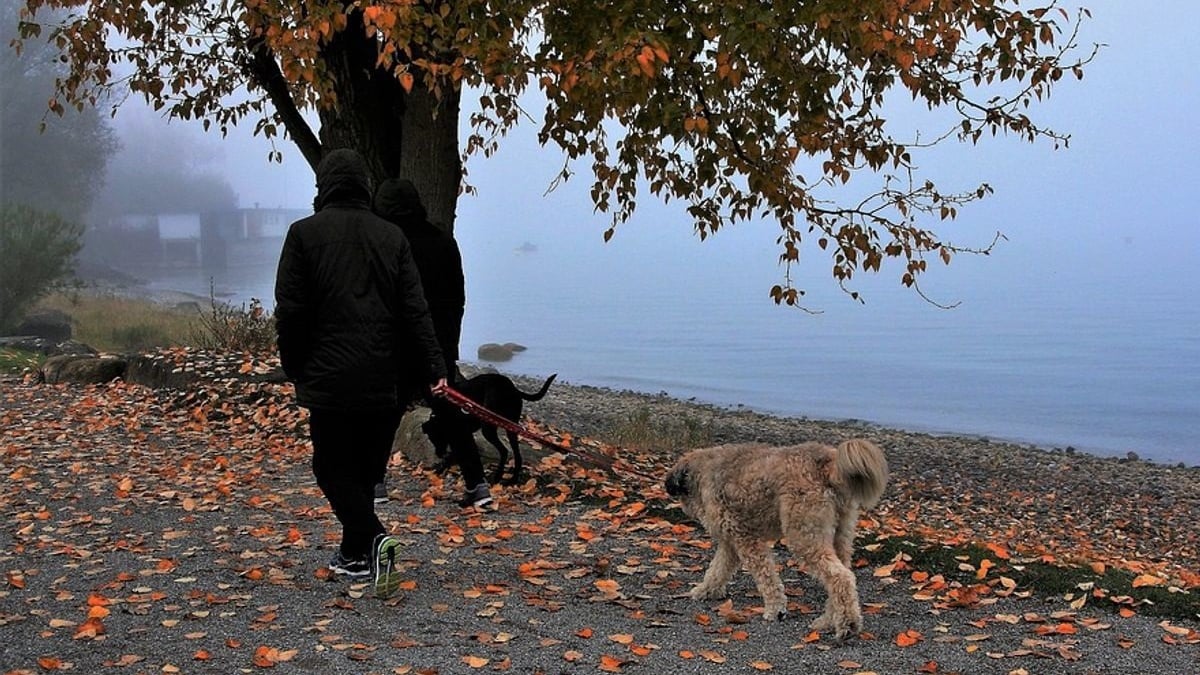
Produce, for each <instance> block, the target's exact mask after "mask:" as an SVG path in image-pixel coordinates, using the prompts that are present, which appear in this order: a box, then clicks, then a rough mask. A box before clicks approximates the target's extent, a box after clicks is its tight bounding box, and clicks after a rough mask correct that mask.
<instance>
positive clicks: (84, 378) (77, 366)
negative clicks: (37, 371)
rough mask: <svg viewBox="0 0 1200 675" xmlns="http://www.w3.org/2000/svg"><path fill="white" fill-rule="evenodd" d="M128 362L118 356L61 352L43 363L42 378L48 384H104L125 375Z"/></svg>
mask: <svg viewBox="0 0 1200 675" xmlns="http://www.w3.org/2000/svg"><path fill="white" fill-rule="evenodd" d="M128 366H129V364H128V362H127V361H126V360H125V359H123V358H120V357H116V356H94V355H91V354H59V355H58V356H51V357H50V358H48V359H46V361H45V362H44V363H42V370H41V380H42V381H43V382H45V383H46V384H62V383H66V382H73V383H77V384H102V383H104V382H111V381H112V380H115V379H117V378H119V377H124V376H125V370H126V368H128Z"/></svg>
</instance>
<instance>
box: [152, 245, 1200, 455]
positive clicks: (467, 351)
mask: <svg viewBox="0 0 1200 675" xmlns="http://www.w3.org/2000/svg"><path fill="white" fill-rule="evenodd" d="M459 239H460V243H461V247H462V250H463V256H464V259H465V261H466V266H467V270H466V271H467V278H468V305H467V313H466V319H465V322H464V329H463V340H462V354H463V356H464V358H465V359H468V360H470V359H472V358H473V357H474V355H475V351H476V349H477V348H478V346H479V345H480V344H483V343H486V342H501V343H503V342H516V343H520V344H522V345H525V346H526V347H528V351H526V352H523V353H520V354H518V355H517V356H516V357H515V358H514V359H513V360H512V361H510V362H508V363H504V364H498V366H499V369H500V370H502V371H505V372H510V373H519V374H529V375H538V376H544V375H548V374H550V373H558V374H559V377H560V378H561V379H562V380H564V381H567V382H571V383H575V384H591V385H598V386H605V387H612V388H617V389H630V390H636V391H642V392H650V393H658V392H666V393H667V394H670V395H672V396H675V397H678V398H685V399H686V398H693V397H694V398H696V399H698V400H700V401H704V402H709V403H714V404H718V405H726V406H735V405H744V406H747V407H749V408H752V409H755V410H759V411H762V412H766V413H772V414H780V415H795V416H805V417H812V418H822V419H858V420H865V421H869V422H873V423H878V424H882V425H886V426H893V427H899V428H905V429H912V430H918V431H929V432H935V433H955V434H966V435H980V436H988V437H993V438H1000V439H1005V440H1012V441H1018V442H1024V443H1030V444H1035V445H1039V446H1046V447H1067V446H1071V447H1074V448H1076V449H1078V450H1081V451H1086V452H1091V453H1094V454H1100V455H1111V456H1124V455H1125V454H1126V453H1129V452H1136V453H1138V455H1140V456H1141V457H1142V458H1144V459H1154V460H1157V461H1163V462H1171V463H1174V462H1184V463H1187V464H1189V465H1197V464H1200V443H1197V442H1196V435H1197V431H1200V424H1198V423H1197V422H1198V420H1200V303H1197V301H1196V298H1197V297H1200V283H1198V282H1197V280H1196V277H1195V276H1194V274H1193V269H1195V264H1196V262H1197V261H1198V260H1200V255H1197V249H1196V247H1195V244H1194V242H1193V243H1191V244H1188V243H1187V242H1184V244H1183V245H1179V243H1178V242H1176V243H1175V244H1174V245H1171V244H1167V243H1165V242H1163V241H1159V240H1157V239H1156V238H1155V237H1153V236H1149V235H1147V236H1136V237H1135V236H1121V235H1111V236H1109V237H1108V238H1107V239H1104V240H1103V241H1101V242H1100V244H1099V245H1093V246H1092V247H1091V248H1090V249H1089V251H1088V253H1087V255H1086V256H1076V255H1073V253H1072V251H1073V250H1074V249H1073V248H1072V246H1073V243H1072V242H1070V241H1065V240H1064V241H1059V242H1055V241H1053V240H1052V239H1051V240H1045V239H1042V240H1039V241H1037V243H1036V246H1035V245H1034V243H1032V242H1029V241H1026V242H1022V241H1020V240H1018V241H1010V242H1004V243H1003V244H1002V245H1001V246H1000V247H999V248H998V249H997V251H996V252H995V253H994V254H993V255H992V256H990V257H986V258H985V257H974V256H970V257H966V256H964V257H960V258H958V259H956V260H955V262H954V263H953V264H952V265H951V266H950V267H949V268H945V269H941V265H940V264H937V265H936V267H938V268H939V269H931V272H930V274H929V277H928V279H927V281H926V282H925V283H924V290H925V291H926V292H927V293H928V294H929V295H930V296H931V297H932V298H933V299H935V300H937V301H938V302H942V303H946V304H948V303H953V302H960V303H961V304H959V305H958V306H957V307H956V308H955V309H949V310H946V309H939V308H937V307H935V306H934V305H932V304H930V303H929V302H926V301H924V300H922V299H921V298H920V297H919V296H917V295H916V294H914V293H913V292H912V291H910V290H907V289H904V288H903V287H901V286H900V285H899V284H898V283H897V282H896V281H895V280H894V279H893V278H891V277H890V276H889V277H886V278H885V277H869V278H866V279H863V280H862V281H861V283H859V284H858V285H856V286H855V288H856V289H857V290H860V291H862V292H863V293H864V294H865V295H866V298H867V303H866V304H865V305H863V304H859V303H856V302H854V301H852V300H851V299H850V298H849V297H847V296H846V295H845V294H843V293H841V291H840V290H839V289H838V288H837V286H836V284H835V283H834V282H833V281H832V280H831V278H830V277H829V276H828V271H827V263H826V262H825V261H824V259H819V258H815V257H814V260H816V261H817V262H816V263H813V265H812V267H816V266H817V265H820V269H805V270H803V271H802V272H801V273H800V274H799V275H798V278H797V282H798V283H799V284H800V285H801V286H803V287H805V288H807V289H808V290H809V295H808V296H806V298H807V299H808V305H807V306H808V307H809V308H810V309H812V310H814V311H820V313H814V314H810V313H805V312H801V311H797V310H795V309H790V308H783V307H777V306H775V305H774V304H773V303H772V302H771V300H770V299H769V298H768V295H767V293H768V290H769V288H770V287H771V285H772V284H774V283H777V282H778V281H779V279H780V278H781V274H782V272H781V270H780V269H779V268H777V267H776V266H775V262H774V261H775V256H776V253H775V251H774V248H773V237H772V236H770V233H769V231H764V230H762V229H756V228H755V227H754V226H749V225H748V226H745V227H742V228H741V229H740V230H737V231H729V232H723V233H719V234H718V235H717V237H716V238H715V240H713V241H709V242H704V243H701V242H698V241H696V240H695V239H694V238H693V237H691V236H690V235H689V234H688V233H686V232H684V233H683V235H682V236H680V235H679V234H678V233H675V234H664V233H663V231H662V230H654V229H652V228H644V229H641V230H638V229H636V228H635V229H633V230H632V231H629V232H624V231H623V232H619V233H618V235H617V237H616V238H615V239H614V240H613V241H612V242H610V243H609V244H607V245H605V244H601V243H600V241H599V239H600V238H599V233H598V232H597V231H596V230H595V229H590V228H589V229H582V228H563V227H550V226H541V227H526V228H523V229H513V228H500V227H495V228H484V227H477V228H474V229H472V228H470V227H465V226H460V228H459ZM932 267H934V265H933V263H932V261H931V268H932ZM274 271H275V269H274V261H273V260H272V261H264V262H263V264H262V265H261V266H256V267H252V268H242V269H239V270H230V271H225V272H219V273H216V272H211V271H207V272H206V271H200V270H175V271H172V272H170V273H158V274H156V275H155V276H154V278H153V281H152V285H153V286H154V287H156V288H159V289H164V290H180V291H188V292H193V293H197V294H200V295H203V296H205V297H207V295H208V292H209V284H210V281H211V283H212V284H213V287H214V290H215V291H216V293H217V294H218V297H220V298H223V299H226V300H228V301H231V302H233V303H234V304H238V303H241V302H246V301H248V299H249V298H250V297H258V298H261V299H263V300H264V302H265V304H267V306H271V305H272V304H273V301H272V288H273V283H274ZM140 274H142V275H146V274H147V272H146V271H141V272H140Z"/></svg>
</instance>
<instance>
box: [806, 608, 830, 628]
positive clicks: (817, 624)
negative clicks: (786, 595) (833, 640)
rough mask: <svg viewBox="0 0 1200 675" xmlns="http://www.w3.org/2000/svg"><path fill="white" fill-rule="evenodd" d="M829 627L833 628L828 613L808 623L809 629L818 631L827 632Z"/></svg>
mask: <svg viewBox="0 0 1200 675" xmlns="http://www.w3.org/2000/svg"><path fill="white" fill-rule="evenodd" d="M831 628H833V617H831V616H829V614H828V613H826V614H822V615H821V616H818V617H817V618H816V619H814V620H813V622H812V623H810V624H808V629H809V630H814V631H816V632H818V633H825V632H828V631H829V630H830V629H831Z"/></svg>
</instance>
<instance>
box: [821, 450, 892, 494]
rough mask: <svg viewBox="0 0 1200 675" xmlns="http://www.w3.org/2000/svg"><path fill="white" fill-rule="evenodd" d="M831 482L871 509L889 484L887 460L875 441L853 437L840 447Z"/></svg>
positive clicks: (834, 462)
mask: <svg viewBox="0 0 1200 675" xmlns="http://www.w3.org/2000/svg"><path fill="white" fill-rule="evenodd" d="M831 479H832V481H833V484H834V485H835V486H836V487H837V489H838V491H840V492H841V493H842V494H844V495H846V496H848V497H850V498H851V499H856V500H858V502H859V503H860V504H861V505H862V507H863V508H870V507H872V506H874V505H875V504H876V503H877V502H878V501H879V496H880V495H882V494H883V488H884V487H885V486H886V485H887V479H888V465H887V459H885V458H884V456H883V451H882V450H880V449H879V446H877V445H875V444H874V443H872V442H871V441H868V440H866V439H862V438H852V439H850V440H848V441H846V442H844V443H842V444H841V445H839V446H838V448H837V455H836V456H835V457H834V460H833V475H832V476H831Z"/></svg>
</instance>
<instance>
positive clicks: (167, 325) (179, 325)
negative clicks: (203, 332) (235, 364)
mask: <svg viewBox="0 0 1200 675" xmlns="http://www.w3.org/2000/svg"><path fill="white" fill-rule="evenodd" d="M38 306H39V307H42V308H49V309H57V310H60V311H62V312H65V313H67V314H69V315H70V316H71V324H72V326H71V328H72V334H73V336H74V339H75V340H76V341H78V342H82V343H84V344H86V345H89V346H91V347H93V348H95V349H97V350H100V351H104V352H134V351H142V350H146V349H151V348H154V347H171V346H193V343H194V340H193V338H192V334H193V332H194V330H195V329H194V324H195V322H196V318H197V312H196V310H195V309H176V308H174V307H168V306H166V305H162V304H158V303H154V302H150V301H148V300H135V299H132V298H122V297H118V296H115V295H93V294H73V293H71V294H65V293H60V294H55V295H51V296H48V297H46V298H44V299H42V300H41V301H40V302H39V303H38Z"/></svg>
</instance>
